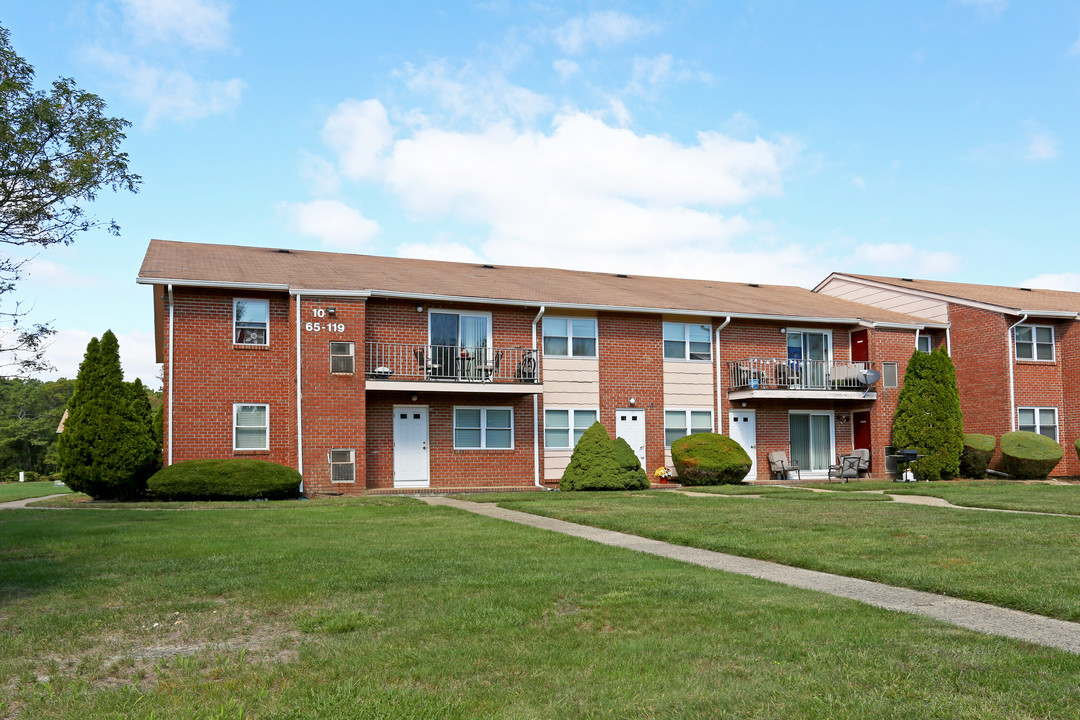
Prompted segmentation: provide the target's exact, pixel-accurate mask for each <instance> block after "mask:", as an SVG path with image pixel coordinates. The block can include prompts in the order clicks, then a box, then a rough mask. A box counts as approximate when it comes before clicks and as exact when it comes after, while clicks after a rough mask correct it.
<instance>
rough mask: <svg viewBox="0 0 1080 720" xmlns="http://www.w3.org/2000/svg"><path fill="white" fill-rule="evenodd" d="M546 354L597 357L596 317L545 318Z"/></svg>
mask: <svg viewBox="0 0 1080 720" xmlns="http://www.w3.org/2000/svg"><path fill="white" fill-rule="evenodd" d="M544 354H545V355H552V356H563V357H596V318H560V317H546V318H544Z"/></svg>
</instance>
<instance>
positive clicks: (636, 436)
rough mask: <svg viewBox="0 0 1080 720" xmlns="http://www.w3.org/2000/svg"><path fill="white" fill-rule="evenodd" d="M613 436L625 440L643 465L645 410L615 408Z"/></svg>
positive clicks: (642, 465)
mask: <svg viewBox="0 0 1080 720" xmlns="http://www.w3.org/2000/svg"><path fill="white" fill-rule="evenodd" d="M615 437H621V438H622V439H623V440H625V441H626V444H627V445H629V446H630V447H631V449H632V450H633V451H634V454H635V455H637V456H638V460H640V461H641V467H645V411H644V410H616V411H615ZM647 470H648V469H647V468H646V471H647Z"/></svg>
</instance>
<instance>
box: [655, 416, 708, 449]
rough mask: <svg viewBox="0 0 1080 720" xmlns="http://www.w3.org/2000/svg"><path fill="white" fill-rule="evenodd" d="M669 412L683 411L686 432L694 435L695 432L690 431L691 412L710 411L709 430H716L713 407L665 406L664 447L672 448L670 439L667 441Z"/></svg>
mask: <svg viewBox="0 0 1080 720" xmlns="http://www.w3.org/2000/svg"><path fill="white" fill-rule="evenodd" d="M669 412H670V413H683V417H684V418H685V419H686V434H687V435H692V434H693V433H691V432H690V427H691V426H690V413H695V412H698V413H700V412H707V413H709V432H716V414H715V413H713V411H712V408H664V447H666V448H668V449H671V446H670V445H668V441H667V431H668V424H667V414H668V413H669ZM683 437H686V435H684V436H683Z"/></svg>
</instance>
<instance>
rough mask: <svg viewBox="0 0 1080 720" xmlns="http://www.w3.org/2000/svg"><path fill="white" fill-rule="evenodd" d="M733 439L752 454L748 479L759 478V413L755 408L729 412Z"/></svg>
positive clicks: (729, 423)
mask: <svg viewBox="0 0 1080 720" xmlns="http://www.w3.org/2000/svg"><path fill="white" fill-rule="evenodd" d="M728 427H729V428H731V430H730V431H729V432H730V433H731V439H732V440H734V441H735V442H737V443H739V444H740V445H742V449H743V450H745V451H746V454H747V455H749V456H750V472H748V473H747V474H746V478H747V479H748V480H754V479H755V478H757V414H756V413H755V412H754V411H753V410H732V411H731V412H730V413H729V414H728Z"/></svg>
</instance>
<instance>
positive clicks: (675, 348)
mask: <svg viewBox="0 0 1080 720" xmlns="http://www.w3.org/2000/svg"><path fill="white" fill-rule="evenodd" d="M710 333H711V330H710V329H709V326H708V325H698V324H694V323H671V322H666V323H664V357H665V358H667V359H668V360H712V342H711V341H710V339H709V335H710Z"/></svg>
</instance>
